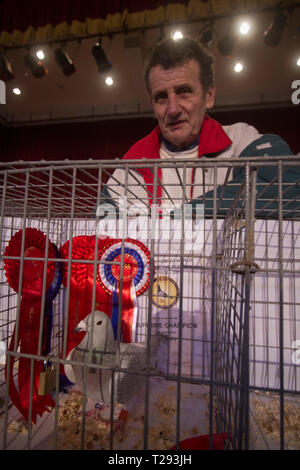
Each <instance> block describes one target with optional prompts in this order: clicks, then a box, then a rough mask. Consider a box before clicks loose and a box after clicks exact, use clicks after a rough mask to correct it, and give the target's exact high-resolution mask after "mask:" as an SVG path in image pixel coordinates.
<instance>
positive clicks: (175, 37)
mask: <svg viewBox="0 0 300 470" xmlns="http://www.w3.org/2000/svg"><path fill="white" fill-rule="evenodd" d="M172 38H173V39H174V41H178V39H182V38H183V34H182V32H181V31H175V33H173V35H172Z"/></svg>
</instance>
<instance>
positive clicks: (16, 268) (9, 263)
mask: <svg viewBox="0 0 300 470" xmlns="http://www.w3.org/2000/svg"><path fill="white" fill-rule="evenodd" d="M22 235H23V230H19V231H18V232H17V233H15V235H14V236H13V237H12V239H11V240H10V242H9V243H8V245H7V247H6V249H5V252H4V256H14V257H19V258H21V249H22ZM45 248H46V236H45V235H44V233H43V232H41V231H40V230H37V229H35V228H26V230H25V240H24V264H23V284H22V286H21V293H22V294H23V293H24V291H29V292H31V291H33V292H34V293H36V294H37V295H40V294H41V293H42V286H43V271H44V261H40V260H27V261H26V257H28V258H45ZM55 257H56V255H55V251H54V248H53V245H52V243H51V242H49V246H48V258H55ZM4 269H5V274H6V279H7V282H8V284H9V285H10V287H11V288H12V289H13V290H14V291H15V292H19V275H20V259H5V260H4ZM54 270H55V262H50V261H48V263H47V278H46V291H47V290H48V289H49V288H50V286H51V283H52V280H53V276H54Z"/></svg>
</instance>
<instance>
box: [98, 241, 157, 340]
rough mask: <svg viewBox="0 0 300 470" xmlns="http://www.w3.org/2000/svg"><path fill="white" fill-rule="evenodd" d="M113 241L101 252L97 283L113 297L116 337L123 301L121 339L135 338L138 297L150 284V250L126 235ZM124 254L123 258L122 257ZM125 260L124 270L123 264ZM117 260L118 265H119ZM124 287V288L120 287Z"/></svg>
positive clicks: (112, 320)
mask: <svg viewBox="0 0 300 470" xmlns="http://www.w3.org/2000/svg"><path fill="white" fill-rule="evenodd" d="M122 247H123V242H122V241H121V240H116V241H114V242H111V243H110V244H109V246H107V247H105V248H104V249H103V250H102V251H100V253H99V258H98V259H99V260H100V262H101V263H100V264H99V265H98V276H97V278H98V282H99V283H100V284H101V286H102V287H103V289H104V290H105V291H106V292H107V293H109V294H110V295H111V296H112V313H111V322H112V326H113V331H114V336H115V339H117V335H118V318H119V305H120V304H121V312H122V317H121V338H120V339H121V341H123V342H125V343H130V342H134V341H135V333H136V323H137V300H136V298H137V297H138V296H140V295H141V294H143V293H144V292H145V290H146V289H147V288H148V286H149V274H150V252H149V250H148V248H147V247H146V246H145V245H144V244H143V243H141V242H139V241H138V240H133V239H130V238H127V239H126V240H125V241H124V252H123V256H122ZM122 257H123V260H122ZM122 261H123V273H122V275H121V266H122ZM116 263H118V264H116ZM121 286H122V291H121V290H120V287H121Z"/></svg>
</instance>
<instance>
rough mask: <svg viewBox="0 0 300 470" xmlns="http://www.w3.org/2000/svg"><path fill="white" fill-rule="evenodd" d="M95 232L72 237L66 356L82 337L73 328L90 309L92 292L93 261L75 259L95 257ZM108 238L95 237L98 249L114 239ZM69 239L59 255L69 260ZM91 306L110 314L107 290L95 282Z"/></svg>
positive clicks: (65, 279) (65, 281)
mask: <svg viewBox="0 0 300 470" xmlns="http://www.w3.org/2000/svg"><path fill="white" fill-rule="evenodd" d="M95 239H96V237H95V236H85V235H81V236H77V237H74V238H73V239H72V253H71V272H70V297H69V310H68V331H67V349H66V358H67V357H68V355H69V353H70V352H71V350H72V349H73V348H75V347H76V346H77V345H78V344H79V343H80V342H81V341H82V339H83V337H84V335H85V332H76V331H75V328H76V326H77V325H78V323H79V322H80V321H81V320H83V319H84V318H85V317H86V316H87V315H89V314H90V313H91V310H92V294H93V284H94V264H93V263H85V262H84V261H82V262H76V260H90V261H91V260H94V259H95ZM114 241H115V240H112V239H111V238H105V239H102V238H101V239H100V238H99V239H98V247H97V256H98V251H99V250H100V249H102V247H103V246H107V245H109V244H110V243H112V242H114ZM69 251H70V241H69V240H68V241H67V242H66V243H65V244H64V245H63V246H62V247H61V249H60V256H61V258H63V259H65V260H69ZM68 269H69V262H64V263H63V276H62V282H63V284H64V286H67V284H68V272H69V271H68ZM95 288H96V299H95V309H96V310H100V311H102V312H105V313H106V314H107V315H108V316H110V315H111V299H110V296H109V294H107V293H106V292H105V290H104V289H103V288H102V287H101V286H100V284H99V283H98V282H97V283H96V286H95Z"/></svg>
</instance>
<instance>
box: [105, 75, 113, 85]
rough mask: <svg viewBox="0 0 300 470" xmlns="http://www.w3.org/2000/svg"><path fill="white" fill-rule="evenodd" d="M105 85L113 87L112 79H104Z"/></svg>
mask: <svg viewBox="0 0 300 470" xmlns="http://www.w3.org/2000/svg"><path fill="white" fill-rule="evenodd" d="M105 83H106V85H108V86H111V85H113V83H114V81H113V79H112V77H106V79H105Z"/></svg>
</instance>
